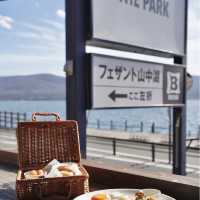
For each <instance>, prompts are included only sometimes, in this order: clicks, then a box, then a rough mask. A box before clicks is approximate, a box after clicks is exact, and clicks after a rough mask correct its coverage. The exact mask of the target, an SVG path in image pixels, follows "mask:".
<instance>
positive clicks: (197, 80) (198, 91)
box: [187, 76, 200, 100]
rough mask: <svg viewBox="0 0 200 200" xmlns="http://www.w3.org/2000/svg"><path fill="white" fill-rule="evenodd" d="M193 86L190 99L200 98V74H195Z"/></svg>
mask: <svg viewBox="0 0 200 200" xmlns="http://www.w3.org/2000/svg"><path fill="white" fill-rule="evenodd" d="M192 80H193V85H192V88H191V89H190V90H189V91H188V94H187V95H188V99H199V100H200V76H193V77H192Z"/></svg>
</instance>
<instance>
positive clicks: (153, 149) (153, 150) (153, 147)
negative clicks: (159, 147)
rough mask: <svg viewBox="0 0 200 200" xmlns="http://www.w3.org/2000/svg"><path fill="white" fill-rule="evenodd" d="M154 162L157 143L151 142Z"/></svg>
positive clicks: (153, 160)
mask: <svg viewBox="0 0 200 200" xmlns="http://www.w3.org/2000/svg"><path fill="white" fill-rule="evenodd" d="M151 151H152V162H155V143H152V144H151Z"/></svg>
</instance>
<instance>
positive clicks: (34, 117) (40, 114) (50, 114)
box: [32, 112, 60, 122]
mask: <svg viewBox="0 0 200 200" xmlns="http://www.w3.org/2000/svg"><path fill="white" fill-rule="evenodd" d="M36 116H54V117H56V121H60V115H59V114H58V113H54V112H52V113H49V112H34V113H33V114H32V121H34V122H35V121H37V120H36Z"/></svg>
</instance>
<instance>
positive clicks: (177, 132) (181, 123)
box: [173, 0, 188, 175]
mask: <svg viewBox="0 0 200 200" xmlns="http://www.w3.org/2000/svg"><path fill="white" fill-rule="evenodd" d="M185 2H186V8H185V11H186V15H185V56H183V57H178V56H175V57H174V63H175V64H181V65H186V64H187V20H188V0H185ZM184 83H185V84H184V87H183V91H184V106H183V107H180V108H174V109H173V173H174V174H178V175H186V130H187V129H186V122H187V121H186V103H187V87H186V85H187V68H186V70H185V73H184Z"/></svg>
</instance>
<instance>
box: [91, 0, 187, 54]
mask: <svg viewBox="0 0 200 200" xmlns="http://www.w3.org/2000/svg"><path fill="white" fill-rule="evenodd" d="M91 1H92V37H93V38H94V39H99V40H103V41H110V42H115V43H120V44H127V45H131V46H136V47H142V48H147V49H152V50H157V51H161V52H167V53H170V54H176V55H184V54H185V25H186V22H185V19H186V18H185V15H186V1H185V0H91Z"/></svg>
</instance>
